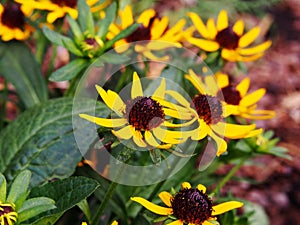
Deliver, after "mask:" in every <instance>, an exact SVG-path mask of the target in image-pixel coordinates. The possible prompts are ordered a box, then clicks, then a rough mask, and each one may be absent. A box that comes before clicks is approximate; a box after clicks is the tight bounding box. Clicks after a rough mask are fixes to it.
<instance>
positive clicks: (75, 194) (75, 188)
mask: <svg viewBox="0 0 300 225" xmlns="http://www.w3.org/2000/svg"><path fill="white" fill-rule="evenodd" d="M98 187H99V183H98V182H97V181H96V180H94V179H91V178H87V177H69V178H66V179H63V180H57V181H55V182H51V183H47V184H45V185H43V186H40V187H35V188H33V189H32V190H31V193H30V197H39V196H44V197H48V198H51V199H53V200H54V201H55V205H56V208H55V209H53V210H51V211H50V212H49V214H51V215H52V214H57V213H63V212H65V211H66V210H68V209H70V208H72V207H74V206H75V205H76V204H78V203H79V202H81V201H82V200H83V199H86V198H87V197H88V196H90V195H91V194H92V193H93V192H94V191H95V190H96V189H97V188H98Z"/></svg>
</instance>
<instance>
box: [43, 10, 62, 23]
mask: <svg viewBox="0 0 300 225" xmlns="http://www.w3.org/2000/svg"><path fill="white" fill-rule="evenodd" d="M64 15H65V12H64V11H62V10H57V11H53V12H49V13H48V15H47V22H48V23H53V22H54V21H55V20H56V19H58V18H61V17H63V16H64Z"/></svg>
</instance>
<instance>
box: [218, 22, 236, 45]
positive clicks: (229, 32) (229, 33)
mask: <svg viewBox="0 0 300 225" xmlns="http://www.w3.org/2000/svg"><path fill="white" fill-rule="evenodd" d="M239 39H240V36H238V35H237V34H236V33H235V32H234V31H233V29H232V27H231V26H229V27H227V28H225V29H223V30H221V31H219V32H218V34H217V36H216V41H217V42H218V43H219V44H220V45H221V46H222V47H223V48H227V49H236V48H237V47H238V45H239Z"/></svg>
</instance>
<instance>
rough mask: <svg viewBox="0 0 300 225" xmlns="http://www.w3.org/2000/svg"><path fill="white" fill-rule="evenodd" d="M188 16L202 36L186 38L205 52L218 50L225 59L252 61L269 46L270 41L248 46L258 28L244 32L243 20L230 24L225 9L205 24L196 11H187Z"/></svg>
mask: <svg viewBox="0 0 300 225" xmlns="http://www.w3.org/2000/svg"><path fill="white" fill-rule="evenodd" d="M188 16H189V17H190V18H191V20H192V21H193V23H194V25H195V27H196V29H197V31H198V32H199V34H200V35H201V36H202V37H201V38H195V37H189V38H188V39H187V40H188V41H189V42H190V43H191V44H194V45H196V46H198V47H199V48H200V49H203V50H204V51H206V52H215V51H218V50H220V51H221V56H222V58H224V59H225V60H228V61H231V62H236V61H242V62H248V61H254V60H256V59H258V58H260V57H261V56H263V53H264V51H265V50H267V49H268V48H269V47H270V46H271V43H272V42H271V41H266V42H263V43H261V44H259V45H256V46H250V45H251V44H252V43H253V42H254V41H255V39H256V38H257V37H258V36H259V34H260V28H259V27H258V26H256V27H254V28H252V29H251V30H250V31H248V32H247V33H244V22H243V21H242V20H238V21H237V22H235V23H234V24H233V25H231V24H230V23H229V22H228V15H227V12H226V11H225V10H222V11H221V12H220V13H219V15H218V18H217V21H216V23H215V21H214V19H213V18H209V19H208V20H207V24H206V25H205V24H204V23H203V21H202V19H201V18H200V17H199V16H198V15H197V14H196V13H194V12H189V13H188Z"/></svg>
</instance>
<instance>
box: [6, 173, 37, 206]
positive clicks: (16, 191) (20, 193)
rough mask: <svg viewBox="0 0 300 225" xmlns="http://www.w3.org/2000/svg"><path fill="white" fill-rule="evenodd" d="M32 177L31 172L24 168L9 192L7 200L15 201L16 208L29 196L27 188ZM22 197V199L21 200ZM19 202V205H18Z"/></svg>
mask: <svg viewBox="0 0 300 225" xmlns="http://www.w3.org/2000/svg"><path fill="white" fill-rule="evenodd" d="M30 179H31V172H30V171H29V170H24V171H22V172H20V173H19V174H18V175H17V176H16V178H15V180H14V181H13V183H12V185H11V187H10V191H9V193H8V196H7V199H6V201H7V202H13V203H15V204H16V208H19V207H20V206H21V205H22V204H23V202H24V201H25V199H26V197H27V190H28V187H29V183H30ZM19 199H21V201H19ZM17 203H18V204H19V205H17Z"/></svg>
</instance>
